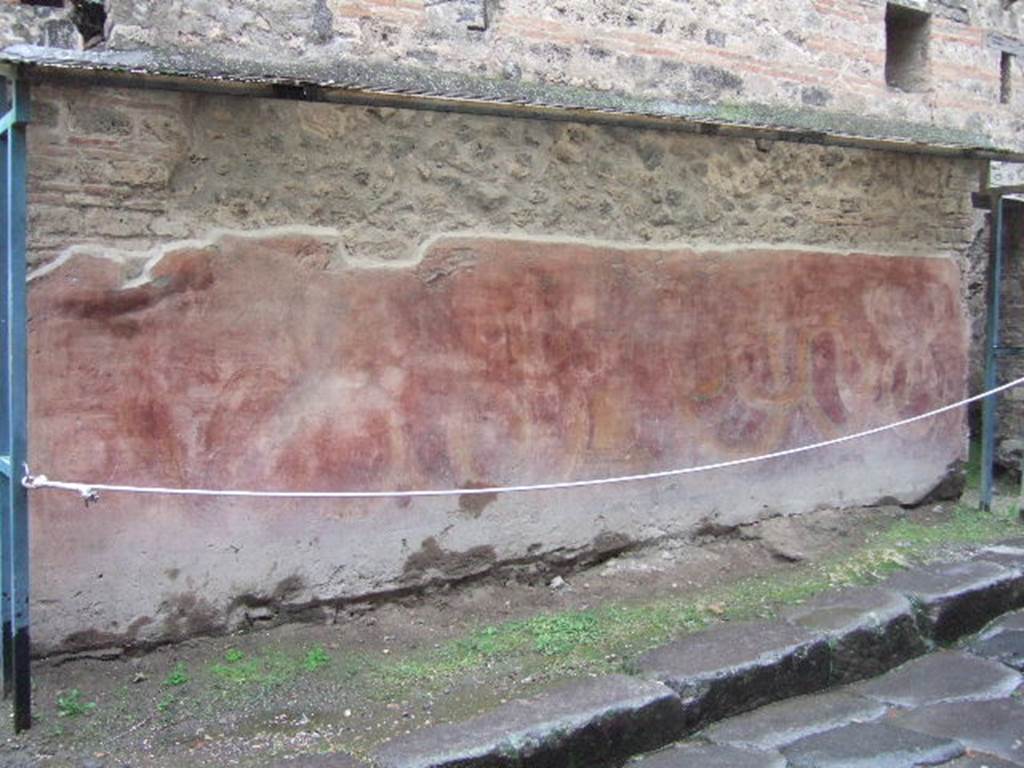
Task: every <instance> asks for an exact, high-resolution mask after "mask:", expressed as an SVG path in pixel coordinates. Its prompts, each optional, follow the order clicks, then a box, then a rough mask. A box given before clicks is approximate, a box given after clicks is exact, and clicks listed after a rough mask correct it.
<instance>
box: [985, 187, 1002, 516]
mask: <svg viewBox="0 0 1024 768" xmlns="http://www.w3.org/2000/svg"><path fill="white" fill-rule="evenodd" d="M993 203H994V204H993V206H992V247H991V249H990V250H989V261H988V292H987V293H988V318H987V330H986V334H985V385H984V388H985V389H986V390H989V389H992V388H994V387H995V386H996V380H997V379H998V378H999V362H998V357H997V354H996V352H997V350H998V348H999V322H1000V303H1001V299H1002V285H1003V198H1002V197H997V198H995V200H994V201H993ZM995 449H996V395H991V396H989V397H986V398H985V400H984V402H983V404H982V411H981V504H980V506H981V509H982V510H984V511H986V512H987V511H988V510H990V509H991V508H992V482H993V465H994V464H995Z"/></svg>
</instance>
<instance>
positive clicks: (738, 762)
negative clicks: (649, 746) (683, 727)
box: [626, 744, 786, 768]
mask: <svg viewBox="0 0 1024 768" xmlns="http://www.w3.org/2000/svg"><path fill="white" fill-rule="evenodd" d="M626 765H627V768H786V759H785V758H784V757H783V756H782V755H780V754H779V753H778V752H763V751H756V750H746V749H737V748H736V747H729V746H718V745H710V746H704V745H699V744H697V745H692V744H685V745H681V746H678V747H670V748H668V749H663V750H661V751H660V752H654V753H652V754H650V755H645V756H644V757H642V758H640V759H639V760H634V761H632V762H629V763H627V764H626Z"/></svg>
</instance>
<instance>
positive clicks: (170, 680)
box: [164, 661, 188, 687]
mask: <svg viewBox="0 0 1024 768" xmlns="http://www.w3.org/2000/svg"><path fill="white" fill-rule="evenodd" d="M187 682H188V667H186V666H185V663H184V662H182V661H179V662H178V663H177V664H175V665H174V669H172V670H171V672H170V674H169V675H167V677H166V678H165V679H164V685H167V686H171V687H176V686H179V685H185V683H187Z"/></svg>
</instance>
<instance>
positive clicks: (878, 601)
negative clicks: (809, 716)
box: [783, 587, 928, 683]
mask: <svg viewBox="0 0 1024 768" xmlns="http://www.w3.org/2000/svg"><path fill="white" fill-rule="evenodd" d="M783 618H784V619H786V620H787V621H790V622H792V623H795V624H797V625H799V626H801V627H804V628H805V629H809V630H811V631H812V632H820V633H822V634H824V635H825V637H827V638H828V641H829V646H830V647H831V649H832V676H831V680H832V682H833V683H849V682H853V681H855V680H863V679H864V678H867V677H874V676H875V675H879V674H881V673H882V672H886V671H888V670H890V669H892V668H893V667H896V666H899V665H900V664H902V663H903V662H905V661H908V660H910V659H912V658H914V657H915V656H920V655H921V654H923V653H924V652H925V651H927V650H928V646H927V644H926V643H925V639H924V637H922V635H921V632H920V630H919V628H918V625H917V619H916V616H915V614H914V608H913V606H912V605H911V604H910V601H909V600H908V599H907V598H906V597H904V596H903V595H901V594H899V593H897V592H892V591H890V590H886V589H878V588H874V587H867V588H862V589H845V590H842V591H840V592H831V593H825V594H822V595H819V596H818V597H815V598H812V599H811V600H809V601H808V602H806V603H804V604H803V605H801V606H798V607H796V608H792V609H790V610H788V611H786V612H785V613H784V614H783Z"/></svg>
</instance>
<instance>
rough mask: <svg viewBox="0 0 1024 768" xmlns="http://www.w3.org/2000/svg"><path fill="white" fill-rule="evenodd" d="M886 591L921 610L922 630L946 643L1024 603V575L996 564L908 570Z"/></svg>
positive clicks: (948, 564) (886, 585) (891, 582)
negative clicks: (900, 595) (910, 602)
mask: <svg viewBox="0 0 1024 768" xmlns="http://www.w3.org/2000/svg"><path fill="white" fill-rule="evenodd" d="M883 586H884V587H885V588H887V589H891V590H894V591H896V592H900V593H901V594H903V595H905V596H906V597H907V598H909V599H910V600H911V601H912V602H913V603H914V604H915V606H916V607H917V609H918V619H919V621H920V624H921V629H922V631H924V632H925V633H927V634H929V635H930V636H931V637H933V638H934V639H935V640H936V641H938V642H942V643H948V642H951V641H953V640H956V639H957V638H959V637H962V636H963V635H968V634H970V633H972V632H976V631H977V630H979V629H981V628H982V627H983V626H984V625H985V624H986V623H987V622H988V621H990V620H992V619H993V618H994V617H996V616H998V615H1000V614H1002V613H1005V612H1006V611H1009V610H1013V609H1014V608H1019V607H1020V606H1021V604H1022V602H1024V576H1022V575H1021V574H1020V573H1018V572H1015V571H1012V570H1009V569H1007V568H1004V567H1002V566H1000V565H997V564H995V563H990V562H981V561H968V562H960V563H945V564H942V565H937V566H931V567H927V568H919V569H915V570H912V571H904V572H903V573H898V574H896V575H895V576H893V577H891V578H890V579H888V580H887V581H886V582H884V584H883Z"/></svg>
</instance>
